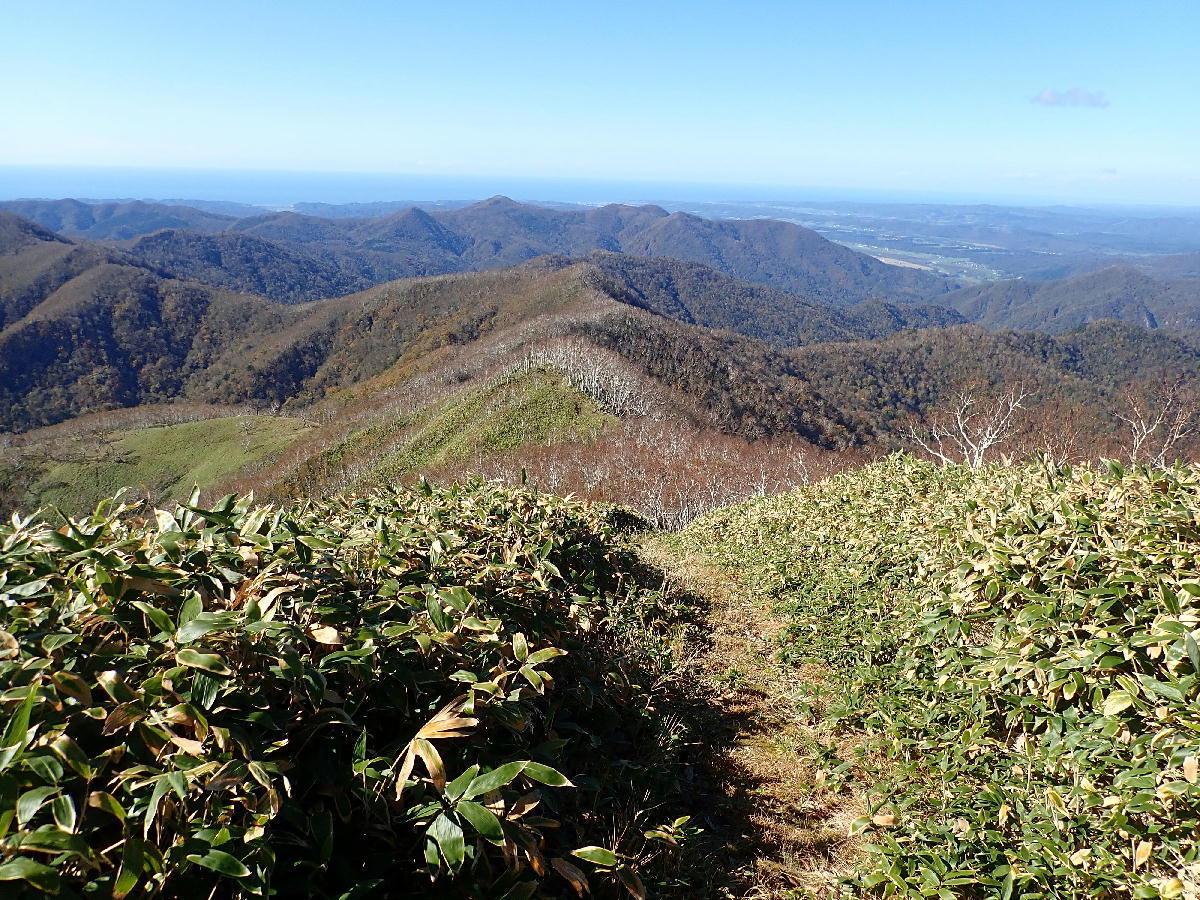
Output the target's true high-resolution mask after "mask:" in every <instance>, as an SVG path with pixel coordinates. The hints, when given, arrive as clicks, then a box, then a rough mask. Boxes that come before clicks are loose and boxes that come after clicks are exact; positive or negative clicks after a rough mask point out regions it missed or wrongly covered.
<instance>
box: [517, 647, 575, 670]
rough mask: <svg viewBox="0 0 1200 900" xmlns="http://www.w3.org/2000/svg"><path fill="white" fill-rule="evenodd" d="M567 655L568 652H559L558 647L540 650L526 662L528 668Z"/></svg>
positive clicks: (530, 655)
mask: <svg viewBox="0 0 1200 900" xmlns="http://www.w3.org/2000/svg"><path fill="white" fill-rule="evenodd" d="M566 655H567V651H566V650H559V649H558V648H557V647H546V648H544V649H542V650H538V651H537V652H536V653H530V654H529V658H528V659H527V660H525V664H526V665H528V666H537V665H540V664H542V663H544V662H546V661H547V660H551V659H555V658H556V657H559V656H566Z"/></svg>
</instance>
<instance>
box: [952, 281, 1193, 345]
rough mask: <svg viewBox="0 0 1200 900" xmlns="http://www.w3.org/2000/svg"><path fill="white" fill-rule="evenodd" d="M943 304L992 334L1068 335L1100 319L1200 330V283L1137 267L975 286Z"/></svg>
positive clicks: (1144, 325)
mask: <svg viewBox="0 0 1200 900" xmlns="http://www.w3.org/2000/svg"><path fill="white" fill-rule="evenodd" d="M937 302H938V303H941V304H944V305H946V306H949V307H952V308H954V309H956V310H957V311H958V312H959V313H961V314H962V315H963V316H965V317H966V318H967V319H968V320H970V321H972V322H978V323H979V324H980V325H983V326H984V327H987V328H1018V329H1027V330H1037V331H1049V332H1062V331H1069V330H1070V329H1072V328H1076V327H1078V326H1080V325H1084V324H1086V323H1088V322H1094V321H1097V320H1099V319H1118V320H1121V321H1124V322H1132V323H1135V324H1137V325H1141V326H1143V327H1146V328H1171V329H1194V328H1198V327H1200V279H1196V278H1171V279H1164V278H1155V277H1153V276H1152V275H1149V274H1146V273H1145V272H1142V271H1140V270H1138V269H1136V268H1133V267H1131V266H1109V267H1107V268H1104V269H1100V270H1099V271H1094V272H1088V273H1085V274H1082V275H1075V276H1072V277H1069V278H1062V279H1056V280H1053V281H1029V280H1013V281H997V282H992V283H990V284H981V285H974V286H971V287H965V288H961V289H959V290H957V291H953V292H951V293H949V294H946V295H944V296H943V297H940V298H938V301H937Z"/></svg>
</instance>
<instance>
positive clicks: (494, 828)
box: [454, 800, 504, 846]
mask: <svg viewBox="0 0 1200 900" xmlns="http://www.w3.org/2000/svg"><path fill="white" fill-rule="evenodd" d="M454 811H455V812H457V813H459V814H460V815H462V817H463V818H464V819H466V820H467V821H468V822H470V823H471V827H472V828H474V829H475V830H476V831H477V832H479V834H480V836H481V837H483V838H484V839H485V840H489V841H491V842H492V843H493V844H496V845H499V846H503V844H504V829H503V828H502V827H501V825H500V820H499V819H497V818H496V816H495V815H494V814H493V813H492V811H491V810H490V809H488V808H487V807H485V806H481V805H480V804H478V803H475V802H474V801H472V800H460V801H459V802H458V803H457V804H455V806H454Z"/></svg>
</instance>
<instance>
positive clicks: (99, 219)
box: [0, 197, 956, 306]
mask: <svg viewBox="0 0 1200 900" xmlns="http://www.w3.org/2000/svg"><path fill="white" fill-rule="evenodd" d="M0 209H4V210H7V211H9V212H14V213H16V214H18V215H21V216H24V217H27V218H30V219H33V220H34V221H36V222H38V223H39V224H41V225H43V226H44V227H46V228H49V229H51V230H54V231H56V232H59V233H61V234H63V235H65V236H67V237H74V238H88V239H93V240H96V239H105V240H121V241H128V242H129V243H127V244H126V245H125V247H126V249H128V250H129V251H130V252H131V253H133V254H134V255H135V256H142V257H143V258H144V259H145V260H146V261H148V262H151V263H152V264H154V265H156V266H159V267H161V268H163V269H164V270H166V271H169V272H172V273H175V274H180V275H186V276H192V277H195V276H196V275H197V274H198V272H200V271H202V270H204V268H205V266H206V265H207V275H208V277H210V278H217V279H219V280H220V284H221V286H222V287H229V288H233V289H237V290H251V291H255V290H257V291H262V290H263V289H264V288H266V289H268V292H267V293H266V295H267V296H269V297H271V298H272V299H276V300H282V301H285V302H293V301H295V300H297V299H318V298H320V297H325V296H329V294H328V293H327V292H328V291H329V290H331V289H333V290H343V289H344V288H345V287H347V286H352V288H353V289H361V288H363V287H369V286H371V285H374V284H381V283H383V282H385V281H391V280H394V279H397V278H406V277H412V276H417V275H437V274H448V273H451V272H465V271H474V270H481V269H489V268H497V267H503V266H509V265H516V264H517V263H520V262H524V261H525V260H527V259H532V258H533V257H535V256H541V255H544V254H550V253H553V254H563V255H568V256H579V255H584V254H587V253H590V252H592V251H594V250H607V251H610V252H620V253H627V254H632V255H636V256H645V257H654V258H657V257H670V258H674V259H682V260H688V261H691V262H698V263H702V264H704V265H708V266H711V267H712V268H715V269H717V270H718V271H721V272H724V273H725V274H727V275H732V276H733V277H735V278H740V279H743V280H746V281H752V282H756V283H761V284H767V285H770V286H772V287H776V288H780V289H782V290H787V291H792V292H796V293H801V294H805V295H807V296H811V297H812V298H814V299H820V300H823V301H826V302H829V303H833V304H836V305H842V306H849V305H853V304H854V303H857V302H860V301H862V300H866V299H871V298H877V299H885V300H893V301H913V302H922V301H925V300H927V299H928V298H930V297H935V296H937V295H939V294H941V293H945V292H947V291H949V290H951V289H952V288H954V287H955V286H956V285H955V284H954V283H953V282H951V281H949V280H947V279H945V278H942V277H940V276H937V275H932V274H930V273H927V272H923V271H921V270H919V269H912V268H902V267H899V266H892V265H888V264H886V263H883V262H880V261H879V260H877V259H875V258H874V257H871V256H867V255H865V254H861V253H856V252H855V251H853V250H850V249H849V248H847V247H843V246H842V245H840V244H835V243H833V242H832V241H828V240H826V239H825V238H823V237H821V236H820V235H818V234H817V233H816V232H814V231H811V230H809V229H807V228H802V227H800V226H798V225H792V224H790V223H786V222H777V221H772V220H767V219H752V220H740V221H739V220H713V219H704V218H701V217H700V216H695V215H691V214H689V213H673V214H672V213H668V212H667V211H666V210H664V209H662V208H661V207H657V206H636V207H635V206H621V205H617V204H612V205H609V206H603V207H599V208H596V209H587V210H562V209H550V208H547V207H540V206H531V205H527V204H521V203H516V202H514V201H512V200H510V199H508V198H507V197H493V198H491V199H490V200H485V201H483V202H481V203H476V204H473V205H471V206H467V207H463V208H460V209H445V210H441V209H435V210H432V211H427V210H424V209H420V208H416V207H410V208H408V209H404V210H400V211H398V212H395V213H392V214H390V215H387V216H382V217H376V218H336V219H334V218H321V217H317V216H307V215H302V214H300V213H296V212H275V213H268V214H264V215H258V216H248V217H242V218H234V217H231V216H221V215H217V214H213V213H208V212H203V211H200V210H190V211H189V210H188V208H187V207H175V206H161V205H157V204H148V203H140V202H133V203H124V204H99V205H88V204H82V203H80V202H79V201H74V200H57V201H11V202H6V203H0ZM164 229H170V230H171V231H172V232H173V233H172V234H170V235H158V234H155V233H156V232H161V231H163V230H164ZM181 232H187V233H181ZM195 232H199V233H201V234H204V235H207V237H206V238H204V239H201V238H200V237H199V236H198V235H197V234H194V233H195ZM147 235H153V239H152V240H148V239H146V238H145V236H147ZM247 237H249V238H257V239H259V240H260V241H261V242H254V241H248V240H247ZM139 238H142V240H139ZM262 242H269V243H262ZM277 257H278V258H279V260H280V261H281V262H282V264H283V265H284V266H286V267H289V268H291V269H292V270H293V271H295V272H296V273H297V275H298V276H299V277H300V280H299V281H296V282H292V283H291V284H290V286H288V287H286V288H284V287H280V286H278V285H279V281H278V279H276V278H275V277H274V276H273V274H272V272H271V270H272V268H273V267H274V266H275V264H276V261H277ZM226 259H229V260H230V261H231V263H232V264H231V266H230V267H229V268H226V267H225V260H226ZM305 268H308V269H310V270H311V272H310V273H308V274H305V273H304V272H303V270H304V269H305Z"/></svg>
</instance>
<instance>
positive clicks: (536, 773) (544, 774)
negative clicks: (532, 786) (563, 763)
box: [524, 762, 575, 787]
mask: <svg viewBox="0 0 1200 900" xmlns="http://www.w3.org/2000/svg"><path fill="white" fill-rule="evenodd" d="M524 774H525V775H526V777H528V778H532V779H533V780H534V781H540V782H541V783H542V784H547V785H549V786H550V787H575V785H573V784H572V783H571V781H570V779H568V778H567V776H566V775H564V774H563V773H562V772H559V771H558V770H557V769H552V768H550V767H549V766H543V765H542V764H541V763H535V762H530V763H526V764H525V769H524Z"/></svg>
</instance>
